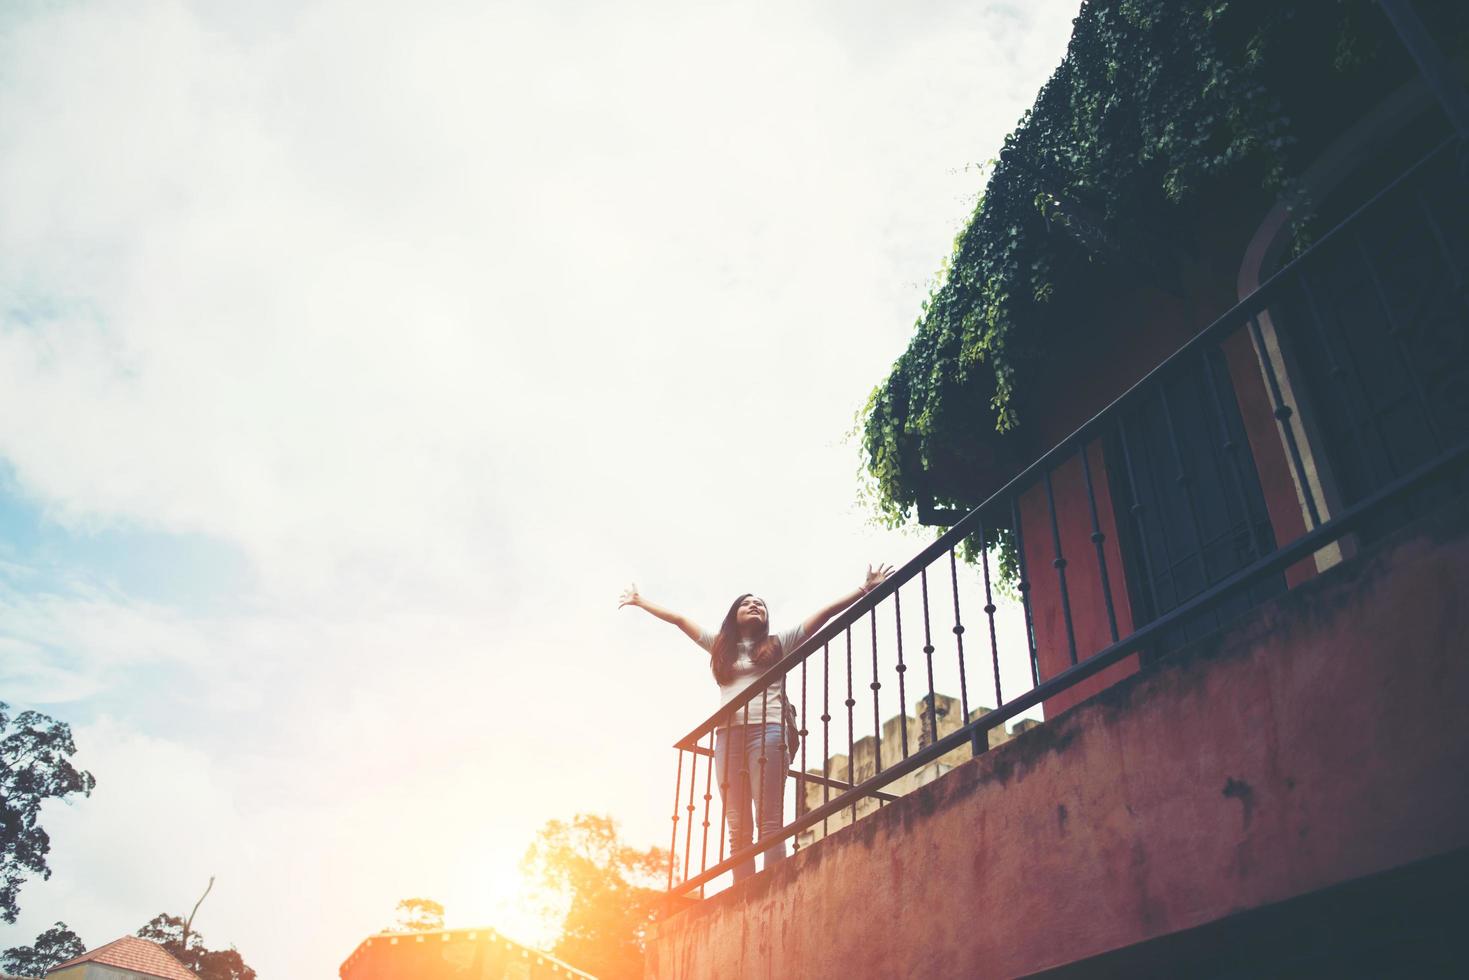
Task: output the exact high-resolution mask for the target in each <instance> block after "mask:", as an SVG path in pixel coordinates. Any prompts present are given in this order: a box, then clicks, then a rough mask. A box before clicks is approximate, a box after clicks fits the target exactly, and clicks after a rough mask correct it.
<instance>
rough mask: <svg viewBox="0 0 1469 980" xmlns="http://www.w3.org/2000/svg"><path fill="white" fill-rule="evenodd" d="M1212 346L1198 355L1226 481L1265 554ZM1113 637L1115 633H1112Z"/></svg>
mask: <svg viewBox="0 0 1469 980" xmlns="http://www.w3.org/2000/svg"><path fill="white" fill-rule="evenodd" d="M1211 351H1212V349H1211V348H1208V347H1205V348H1204V349H1203V352H1202V353H1201V355H1200V360H1201V361H1202V363H1203V368H1204V380H1205V381H1206V382H1207V386H1208V389H1209V399H1210V400H1211V401H1212V402H1213V403H1214V417H1215V419H1217V420H1218V422H1219V435H1220V437H1221V439H1222V440H1223V441H1222V442H1221V443H1220V445H1221V447H1223V449H1224V455H1225V456H1226V457H1228V459H1229V473H1230V477H1231V479H1230V483H1231V485H1232V486H1233V488H1234V495H1235V497H1236V498H1238V500H1239V509H1240V513H1241V514H1243V515H1244V520H1245V529H1246V530H1247V531H1248V532H1249V535H1250V548H1251V549H1252V551H1253V554H1254V557H1256V558H1260V557H1262V556H1263V555H1264V554H1265V543H1264V542H1263V541H1262V540H1260V531H1259V529H1258V528H1257V527H1255V517H1254V515H1253V514H1251V513H1250V500H1249V498H1248V497H1246V496H1245V478H1244V473H1243V471H1242V468H1241V464H1240V458H1239V443H1238V441H1236V440H1235V438H1234V433H1232V432H1230V431H1229V420H1228V417H1227V416H1226V415H1225V412H1224V398H1223V397H1222V396H1221V395H1220V394H1219V383H1218V382H1217V381H1215V380H1214V362H1213V360H1212V359H1211V358H1210V356H1209V355H1210V353H1211ZM1228 371H1229V365H1228V364H1227V363H1226V364H1225V377H1228V376H1229V374H1228ZM1113 639H1114V640H1115V639H1116V637H1115V636H1114V637H1113Z"/></svg>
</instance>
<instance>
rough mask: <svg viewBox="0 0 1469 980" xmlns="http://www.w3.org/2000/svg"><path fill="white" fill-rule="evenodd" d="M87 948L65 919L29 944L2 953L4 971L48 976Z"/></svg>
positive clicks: (0, 956)
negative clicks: (59, 965) (47, 973)
mask: <svg viewBox="0 0 1469 980" xmlns="http://www.w3.org/2000/svg"><path fill="white" fill-rule="evenodd" d="M86 951H87V946H86V944H85V943H83V942H82V940H81V937H80V936H78V935H77V934H76V933H74V932H72V931H71V929H70V928H68V927H67V925H66V923H65V922H58V923H56V925H54V926H52V927H51V928H50V929H47V930H46V931H45V932H43V933H41V934H40V935H39V936H37V937H36V941H35V942H34V943H32V944H31V945H29V946H12V947H10V948H9V949H7V950H6V951H5V952H4V953H0V970H4V971H5V972H6V973H11V974H15V975H16V976H22V977H44V976H45V975H46V971H47V970H49V969H51V968H52V967H53V966H55V965H56V964H57V963H65V962H66V961H67V960H70V959H75V958H76V957H78V956H81V955H82V954H83V953H85V952H86Z"/></svg>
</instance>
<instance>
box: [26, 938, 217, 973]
mask: <svg viewBox="0 0 1469 980" xmlns="http://www.w3.org/2000/svg"><path fill="white" fill-rule="evenodd" d="M78 963H101V964H102V965H103V966H117V967H121V968H122V969H124V970H132V971H133V972H135V973H143V974H147V975H148V976H150V977H161V978H162V980H199V978H198V976H197V975H195V974H193V973H190V972H189V971H188V970H187V969H186V968H185V967H184V965H183V964H182V963H180V962H179V961H178V960H176V959H174V958H173V955H172V954H171V953H169V951H168V950H166V949H164V948H163V947H162V946H160V945H158V944H157V943H153V942H149V941H148V940H146V939H139V938H138V937H137V936H123V937H122V938H121V939H114V940H113V941H112V942H110V943H108V944H107V945H106V946H98V947H97V948H96V949H93V950H88V951H87V952H85V953H83V954H82V955H81V956H78V957H77V958H76V959H74V960H67V961H66V962H65V963H58V964H56V965H55V966H53V967H52V968H51V969H50V970H48V971H47V975H48V976H49V975H50V974H52V973H55V972H56V971H57V970H61V969H64V968H65V967H68V966H76V965H77V964H78Z"/></svg>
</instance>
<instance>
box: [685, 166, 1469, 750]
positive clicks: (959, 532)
mask: <svg viewBox="0 0 1469 980" xmlns="http://www.w3.org/2000/svg"><path fill="white" fill-rule="evenodd" d="M1457 143H1458V140H1457V139H1456V138H1454V137H1450V138H1448V139H1445V140H1443V141H1442V142H1440V143H1439V144H1438V145H1436V146H1435V147H1434V148H1433V149H1432V150H1430V151H1429V152H1428V153H1427V154H1426V155H1425V156H1423V157H1422V158H1421V159H1420V160H1418V162H1416V163H1414V164H1413V165H1412V166H1410V167H1409V168H1408V169H1407V170H1405V171H1403V173H1401V174H1400V175H1398V177H1397V178H1396V179H1395V180H1393V182H1392V183H1390V184H1388V185H1387V186H1386V187H1385V188H1383V189H1382V190H1380V191H1379V192H1378V193H1377V194H1375V195H1373V197H1372V198H1371V199H1370V200H1368V201H1367V202H1366V203H1364V204H1362V205H1361V206H1360V207H1358V208H1356V209H1355V210H1353V211H1352V212H1351V213H1350V214H1348V215H1347V217H1345V218H1343V219H1342V220H1341V221H1340V222H1338V223H1337V224H1336V225H1335V226H1334V227H1333V228H1332V229H1331V230H1330V231H1329V232H1327V233H1326V234H1325V235H1323V236H1322V237H1321V238H1320V239H1318V240H1317V241H1316V242H1315V243H1313V244H1312V246H1311V247H1310V248H1309V249H1307V250H1306V251H1305V252H1303V253H1301V254H1300V255H1298V256H1296V257H1295V258H1294V259H1292V260H1291V261H1289V262H1287V263H1286V264H1285V265H1283V266H1282V267H1281V268H1280V269H1278V270H1277V271H1276V272H1275V273H1274V274H1273V275H1271V276H1270V277H1269V278H1268V279H1266V280H1265V281H1264V282H1263V283H1261V284H1260V285H1259V287H1258V288H1256V289H1255V290H1254V291H1253V292H1252V293H1250V295H1249V296H1246V297H1245V298H1244V299H1242V300H1240V301H1239V302H1238V303H1236V304H1235V305H1234V306H1232V307H1230V308H1229V309H1228V310H1227V311H1225V312H1224V313H1223V314H1222V315H1220V316H1219V317H1218V318H1216V319H1215V320H1214V321H1213V322H1212V323H1210V324H1209V325H1208V326H1207V327H1205V328H1204V329H1202V330H1200V331H1199V332H1198V333H1197V334H1195V335H1194V336H1193V337H1192V338H1191V339H1189V340H1188V341H1186V342H1185V343H1184V344H1183V346H1181V347H1180V348H1178V350H1176V351H1174V352H1173V353H1172V354H1171V355H1169V356H1168V357H1167V358H1165V359H1164V360H1163V361H1162V362H1161V363H1159V364H1158V365H1157V366H1156V367H1154V368H1153V369H1152V370H1151V371H1149V372H1148V373H1147V374H1145V375H1143V376H1142V377H1141V378H1139V379H1138V380H1137V381H1136V382H1135V383H1134V384H1133V385H1132V386H1131V387H1129V388H1128V389H1127V390H1126V391H1125V392H1123V393H1122V394H1121V395H1119V396H1117V397H1116V398H1114V399H1113V400H1112V401H1111V402H1110V403H1108V405H1107V407H1105V408H1103V409H1102V410H1101V411H1099V412H1097V413H1096V414H1095V415H1093V416H1092V417H1091V418H1090V419H1088V420H1087V421H1085V422H1083V423H1082V424H1081V425H1079V426H1078V427H1077V428H1076V429H1075V430H1074V431H1073V432H1072V433H1071V434H1070V435H1068V436H1066V437H1065V438H1064V439H1062V440H1061V441H1060V442H1058V443H1057V444H1056V445H1055V446H1053V447H1052V448H1051V449H1050V450H1049V451H1047V452H1046V453H1044V454H1043V455H1042V456H1041V457H1040V458H1039V459H1037V460H1036V461H1035V462H1033V463H1031V464H1030V465H1029V466H1027V467H1026V468H1025V469H1023V470H1021V471H1020V473H1018V474H1016V475H1015V476H1014V477H1013V478H1011V479H1010V480H1009V482H1007V483H1006V484H1005V485H1004V486H1002V487H1001V488H1000V489H998V490H996V491H995V492H994V493H992V494H990V496H989V497H988V498H986V499H985V501H984V502H983V503H981V504H980V505H979V506H977V507H975V508H973V509H972V510H970V511H969V512H968V513H967V514H965V515H964V516H963V517H962V518H960V519H959V521H958V522H957V523H956V524H954V525H953V526H952V527H951V528H949V529H948V530H947V531H945V532H944V533H943V534H941V535H939V536H938V537H937V538H936V539H934V541H933V543H932V544H930V545H928V546H927V547H926V548H924V549H923V550H922V551H920V552H919V553H918V554H917V555H915V556H914V557H913V558H911V559H909V560H908V561H907V562H905V563H904V564H903V565H902V566H901V567H900V568H898V569H897V570H895V571H894V572H893V574H892V575H891V576H889V577H888V579H887V580H886V581H884V582H883V583H882V584H881V585H879V586H878V587H877V588H875V589H873V590H872V591H871V592H869V593H868V594H867V595H865V596H863V597H862V598H860V599H858V600H857V601H856V602H854V603H852V604H851V605H850V606H848V607H847V608H846V609H845V610H843V611H842V612H841V613H839V614H837V616H835V617H834V618H833V619H832V620H831V621H830V622H828V623H827V624H826V625H825V626H823V627H822V628H821V629H819V630H817V631H816V632H815V633H813V634H812V635H811V636H809V637H807V638H806V639H805V640H803V641H802V642H801V643H799V644H797V646H796V648H795V649H794V650H792V651H791V652H789V653H787V654H786V655H785V656H783V657H781V659H779V660H777V661H776V662H775V663H773V664H772V665H771V666H770V667H769V668H768V669H767V670H766V671H765V672H764V673H762V674H761V675H760V676H759V677H757V678H755V679H754V680H752V681H751V682H750V684H749V686H748V687H747V688H745V690H743V691H741V692H740V693H739V694H737V695H736V696H735V697H734V698H733V699H731V700H730V701H729V702H728V703H727V704H724V705H722V706H721V707H720V708H719V710H717V711H715V712H714V713H713V714H711V715H710V716H709V717H708V718H706V719H704V721H702V722H700V723H699V724H698V725H696V726H695V727H694V728H693V729H692V730H691V731H690V732H689V733H688V734H687V735H685V736H684V737H683V738H681V739H679V740H678V741H677V742H675V743H673V747H674V748H675V749H680V750H683V751H690V750H691V749H692V747H693V746H695V745H696V744H697V743H698V742H699V740H700V739H702V738H703V737H704V736H705V735H707V734H708V733H709V732H711V731H713V730H714V729H715V728H716V727H717V726H718V724H719V723H720V722H721V721H722V720H724V719H726V718H732V717H734V713H735V712H736V711H738V710H739V709H740V708H741V707H743V706H744V705H745V704H747V703H749V702H750V701H751V700H753V699H754V697H755V696H756V695H757V694H759V693H760V691H761V690H763V689H765V688H766V687H769V686H770V684H772V683H773V682H775V681H776V680H778V679H780V678H781V677H783V676H784V675H785V674H786V673H787V672H788V671H789V670H790V668H791V667H794V666H796V665H798V664H799V663H800V662H801V661H802V660H805V659H806V658H807V657H809V656H811V655H812V654H813V653H815V652H816V651H817V650H819V649H821V647H822V646H824V645H825V644H827V643H830V642H831V641H832V640H833V639H835V638H836V637H837V636H839V635H841V634H842V633H843V632H844V631H845V630H846V629H847V628H848V627H849V626H851V625H852V624H854V623H856V622H857V621H858V620H860V619H861V618H862V617H863V616H864V615H866V614H867V613H868V612H869V611H871V610H872V609H874V608H876V607H877V606H878V605H879V604H881V602H882V601H883V600H884V599H886V598H887V597H888V596H890V595H892V594H893V593H894V592H896V591H897V590H898V589H899V588H900V587H901V586H902V585H903V584H904V583H906V582H909V581H911V580H912V579H913V578H914V577H915V576H917V575H918V573H919V572H920V571H922V570H923V569H925V568H927V567H928V566H929V565H930V564H932V563H933V560H934V559H935V558H937V557H939V556H940V555H942V554H944V553H945V552H947V551H948V550H949V549H951V548H954V547H957V546H958V545H959V544H960V543H961V542H962V541H964V539H965V538H967V537H969V536H970V535H972V534H974V533H975V532H976V531H977V530H979V527H980V525H981V523H982V522H981V514H982V513H983V512H985V511H986V510H988V509H990V508H992V507H994V506H996V505H997V503H999V502H1002V501H1004V500H1006V499H1008V498H1009V497H1010V496H1011V495H1012V494H1013V493H1014V492H1015V491H1016V490H1019V489H1021V488H1022V487H1024V486H1025V485H1027V484H1029V483H1030V482H1031V481H1032V480H1033V479H1034V478H1035V477H1036V476H1037V475H1038V474H1040V473H1042V472H1044V471H1045V470H1046V469H1048V468H1050V467H1051V464H1053V463H1055V462H1057V461H1058V460H1059V459H1060V458H1061V457H1062V456H1064V455H1067V454H1069V453H1071V452H1074V451H1075V450H1076V448H1077V447H1078V446H1079V445H1084V444H1085V442H1086V441H1087V440H1088V439H1089V437H1091V436H1092V435H1093V434H1095V433H1096V431H1097V430H1098V429H1100V428H1101V426H1102V425H1103V423H1104V422H1106V421H1108V420H1110V419H1112V418H1113V417H1114V416H1115V415H1116V414H1117V413H1118V412H1119V411H1121V410H1122V408H1123V407H1124V406H1126V405H1128V404H1130V403H1131V402H1132V401H1134V400H1135V399H1137V398H1138V397H1140V395H1141V393H1143V392H1145V391H1147V390H1149V389H1150V388H1151V387H1152V385H1153V384H1154V383H1155V382H1156V381H1157V380H1158V379H1159V377H1160V376H1162V375H1163V374H1165V373H1167V372H1168V371H1169V370H1170V369H1171V368H1172V367H1173V366H1174V365H1176V364H1177V363H1179V362H1180V361H1181V360H1183V359H1184V358H1185V357H1187V356H1189V355H1191V354H1197V353H1198V352H1199V351H1200V350H1201V349H1202V348H1203V347H1204V346H1205V345H1206V344H1208V343H1210V342H1211V341H1215V340H1218V339H1220V336H1221V335H1222V334H1225V333H1227V332H1229V331H1230V330H1231V329H1237V328H1238V327H1239V326H1240V323H1241V322H1242V321H1244V320H1249V319H1251V318H1254V317H1256V316H1258V315H1259V314H1260V313H1262V312H1264V310H1265V309H1266V307H1268V306H1269V301H1270V300H1271V299H1272V298H1273V297H1274V294H1275V293H1276V292H1277V291H1279V290H1280V289H1282V288H1283V287H1284V286H1285V285H1287V284H1289V283H1291V281H1292V280H1291V275H1292V274H1293V273H1295V272H1296V271H1297V270H1299V269H1300V268H1301V267H1302V266H1303V265H1304V264H1305V263H1306V262H1307V261H1308V260H1309V259H1310V258H1311V257H1312V256H1314V255H1317V254H1319V253H1320V251H1321V250H1322V249H1324V248H1325V247H1326V246H1327V245H1328V244H1329V243H1331V242H1333V241H1334V240H1335V239H1336V238H1337V237H1339V236H1341V235H1343V234H1345V233H1346V229H1347V228H1348V227H1349V226H1350V225H1352V224H1353V222H1355V221H1356V219H1357V217H1358V216H1359V215H1361V214H1362V213H1363V212H1365V211H1367V210H1369V209H1371V208H1372V207H1373V206H1374V205H1375V204H1377V202H1378V201H1379V200H1381V199H1382V198H1384V197H1386V196H1388V195H1390V194H1391V193H1392V192H1393V191H1395V190H1396V189H1398V188H1399V187H1400V186H1401V185H1402V184H1404V183H1405V182H1406V181H1408V180H1409V179H1410V178H1411V177H1413V176H1415V175H1416V174H1418V173H1419V171H1421V170H1422V169H1424V168H1425V167H1427V166H1428V165H1429V164H1431V163H1432V162H1433V161H1434V160H1436V159H1437V157H1438V156H1439V155H1440V154H1443V153H1446V152H1448V151H1449V150H1450V148H1451V147H1453V146H1454V145H1456V144H1457Z"/></svg>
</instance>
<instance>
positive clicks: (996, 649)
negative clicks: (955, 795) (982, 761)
mask: <svg viewBox="0 0 1469 980" xmlns="http://www.w3.org/2000/svg"><path fill="white" fill-rule="evenodd" d="M976 523H978V524H979V562H980V566H981V567H982V568H983V569H984V614H985V616H986V617H987V618H988V619H989V623H990V662H991V663H993V664H994V667H995V707H997V708H998V707H999V706H1000V705H1002V704H1004V703H1005V698H1004V696H1003V695H1002V694H1000V639H999V636H998V635H997V634H996V633H995V597H994V593H993V592H992V591H991V590H990V543H989V539H988V538H987V537H986V535H985V529H984V521H982V520H981V521H977V522H976ZM986 744H988V740H987V739H986Z"/></svg>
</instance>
